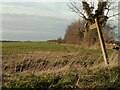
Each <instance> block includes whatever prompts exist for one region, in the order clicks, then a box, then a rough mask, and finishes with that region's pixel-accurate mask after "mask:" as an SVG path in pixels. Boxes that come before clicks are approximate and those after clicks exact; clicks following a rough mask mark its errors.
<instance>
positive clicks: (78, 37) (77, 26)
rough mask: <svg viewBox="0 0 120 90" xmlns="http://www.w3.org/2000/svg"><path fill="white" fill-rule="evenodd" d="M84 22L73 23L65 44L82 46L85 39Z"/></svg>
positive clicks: (68, 29) (66, 35) (67, 31)
mask: <svg viewBox="0 0 120 90" xmlns="http://www.w3.org/2000/svg"><path fill="white" fill-rule="evenodd" d="M84 23H85V22H84V21H82V20H78V21H74V22H73V23H71V24H70V25H69V26H68V27H67V29H66V33H65V36H64V41H65V43H69V44H81V43H82V41H83V37H84Z"/></svg>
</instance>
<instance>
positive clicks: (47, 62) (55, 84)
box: [2, 42, 120, 90]
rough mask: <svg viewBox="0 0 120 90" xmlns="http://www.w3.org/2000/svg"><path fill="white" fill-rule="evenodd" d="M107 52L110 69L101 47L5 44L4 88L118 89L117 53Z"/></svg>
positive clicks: (118, 69)
mask: <svg viewBox="0 0 120 90" xmlns="http://www.w3.org/2000/svg"><path fill="white" fill-rule="evenodd" d="M107 52H108V56H109V61H110V65H109V69H108V68H107V67H106V66H105V64H104V60H103V58H102V54H101V49H100V48H99V49H93V48H91V49H90V48H83V47H81V46H79V45H65V44H57V43H50V42H3V43H2V63H3V64H2V66H3V89H6V88H14V89H21V88H26V89H29V88H40V90H57V89H58V90H75V89H77V88H79V89H80V88H101V87H103V88H106V87H109V88H117V89H118V88H119V87H120V81H119V79H120V78H119V74H120V67H119V66H118V51H115V50H111V49H109V50H107Z"/></svg>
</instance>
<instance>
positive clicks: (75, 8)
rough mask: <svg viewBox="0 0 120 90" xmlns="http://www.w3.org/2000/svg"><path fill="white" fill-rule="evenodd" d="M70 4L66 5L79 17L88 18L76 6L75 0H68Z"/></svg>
mask: <svg viewBox="0 0 120 90" xmlns="http://www.w3.org/2000/svg"><path fill="white" fill-rule="evenodd" d="M70 4H71V6H70V5H68V7H69V8H70V9H71V10H72V11H73V12H75V13H77V14H78V15H79V16H80V17H82V18H83V19H85V20H88V19H87V17H86V16H85V15H84V14H83V13H82V12H81V11H80V10H79V9H78V7H77V6H76V2H70Z"/></svg>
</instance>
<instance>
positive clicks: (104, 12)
mask: <svg viewBox="0 0 120 90" xmlns="http://www.w3.org/2000/svg"><path fill="white" fill-rule="evenodd" d="M80 5H81V7H82V8H81V7H80ZM68 7H69V8H70V9H71V10H72V11H73V12H75V13H76V14H78V15H79V16H80V17H81V18H82V19H84V20H85V21H86V25H85V27H86V29H85V34H84V40H85V42H86V40H88V41H90V42H91V39H93V41H95V40H96V41H98V40H97V38H98V37H97V33H96V30H94V31H92V30H89V26H90V25H91V24H93V23H95V21H94V20H95V18H96V19H97V21H98V23H99V25H100V26H101V28H103V27H104V26H105V25H106V22H107V21H108V20H109V19H111V18H113V17H116V16H118V15H120V13H113V14H111V13H110V12H111V11H113V10H115V9H118V7H117V6H116V5H115V2H111V0H105V1H103V0H98V4H96V3H94V2H92V0H91V2H88V1H86V0H83V1H79V2H75V1H72V0H71V1H70V3H69V4H68ZM93 33H94V34H93ZM91 36H92V38H90V37H91Z"/></svg>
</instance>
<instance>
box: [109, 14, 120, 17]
mask: <svg viewBox="0 0 120 90" xmlns="http://www.w3.org/2000/svg"><path fill="white" fill-rule="evenodd" d="M119 15H120V13H117V14H113V15H111V16H109V18H112V17H115V16H119Z"/></svg>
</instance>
